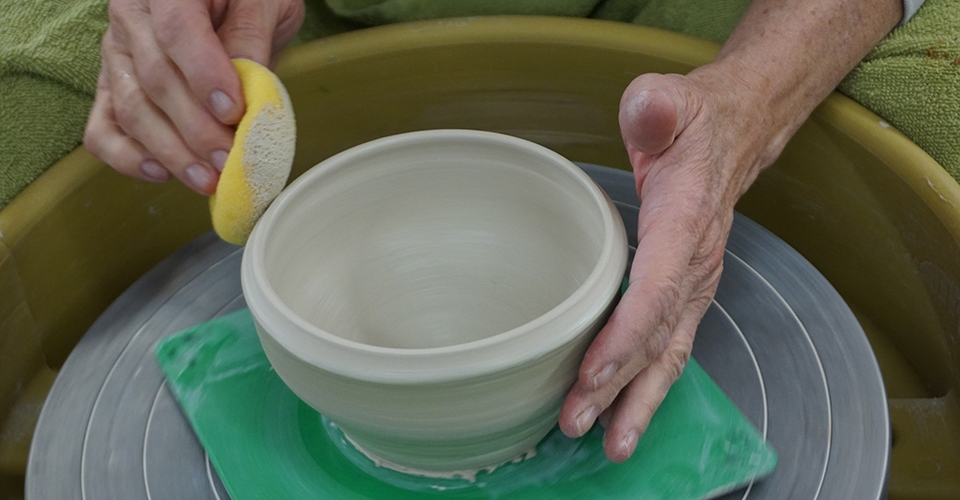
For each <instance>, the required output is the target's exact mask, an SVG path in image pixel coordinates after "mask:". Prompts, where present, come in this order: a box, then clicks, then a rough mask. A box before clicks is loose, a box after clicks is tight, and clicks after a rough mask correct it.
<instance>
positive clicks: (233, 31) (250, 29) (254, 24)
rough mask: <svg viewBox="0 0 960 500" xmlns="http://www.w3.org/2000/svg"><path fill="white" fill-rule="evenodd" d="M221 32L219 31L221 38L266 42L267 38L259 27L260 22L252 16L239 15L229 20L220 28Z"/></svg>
mask: <svg viewBox="0 0 960 500" xmlns="http://www.w3.org/2000/svg"><path fill="white" fill-rule="evenodd" d="M221 29H222V30H223V32H222V33H221V37H222V38H228V39H241V40H248V41H255V42H262V43H266V42H269V40H266V38H265V36H264V33H263V30H262V29H261V27H260V23H259V22H258V21H257V19H256V18H254V17H253V16H240V17H237V18H236V19H234V20H233V22H230V23H228V24H225V25H224V26H223V27H222V28H221Z"/></svg>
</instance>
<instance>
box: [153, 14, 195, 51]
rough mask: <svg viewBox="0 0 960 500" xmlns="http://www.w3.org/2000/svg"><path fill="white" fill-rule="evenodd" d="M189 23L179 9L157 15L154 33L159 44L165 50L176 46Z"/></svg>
mask: <svg viewBox="0 0 960 500" xmlns="http://www.w3.org/2000/svg"><path fill="white" fill-rule="evenodd" d="M188 21H189V20H188V19H186V18H184V16H183V14H182V13H181V12H180V11H179V10H178V9H166V10H165V11H163V12H161V13H158V14H156V15H155V16H154V18H153V33H154V36H156V39H157V44H159V45H160V47H161V48H163V49H168V48H170V47H172V46H174V45H175V44H176V43H177V40H178V39H179V37H180V33H181V30H183V29H184V25H185V24H186V23H187V22H188Z"/></svg>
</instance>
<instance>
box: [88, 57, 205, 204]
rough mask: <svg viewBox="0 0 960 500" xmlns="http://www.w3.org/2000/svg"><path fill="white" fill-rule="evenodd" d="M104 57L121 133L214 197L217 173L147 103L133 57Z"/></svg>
mask: <svg viewBox="0 0 960 500" xmlns="http://www.w3.org/2000/svg"><path fill="white" fill-rule="evenodd" d="M107 43H108V44H110V42H107ZM114 45H115V44H114ZM104 54H105V59H106V60H108V61H109V62H108V65H107V68H108V72H107V80H108V85H109V87H110V96H111V103H112V106H113V113H114V117H115V119H116V123H117V125H118V127H119V128H120V130H121V131H122V132H123V133H124V134H125V135H128V136H130V137H131V138H132V139H135V140H137V141H139V142H140V144H142V145H143V147H144V148H145V149H146V150H147V151H148V152H149V153H148V154H149V156H151V157H152V158H155V159H156V160H157V161H158V162H159V163H160V164H161V165H163V166H164V167H165V168H166V169H167V170H169V171H170V173H172V174H173V175H175V176H176V177H177V178H178V179H180V180H181V181H182V182H183V183H184V184H186V185H187V186H188V187H190V188H191V189H193V190H194V191H196V192H197V193H200V194H203V195H210V194H212V193H213V191H214V190H215V188H216V183H217V173H216V171H215V170H213V168H212V167H210V166H207V165H206V164H204V163H202V162H201V161H200V160H199V159H198V158H196V157H195V156H194V155H193V154H192V153H191V152H190V150H189V148H188V147H187V145H186V144H185V143H184V142H183V140H182V139H181V138H180V135H179V134H178V133H177V132H176V130H175V129H174V128H173V124H172V123H171V122H170V121H169V120H168V119H167V118H166V116H164V115H163V114H162V112H161V111H160V110H159V108H157V107H156V106H155V105H154V104H153V103H152V102H150V101H149V99H147V96H146V94H145V93H144V92H143V89H142V88H141V86H140V83H139V82H138V81H137V78H136V76H135V74H134V68H133V62H132V61H131V60H130V57H129V56H128V55H126V54H124V53H123V52H122V51H121V50H120V49H119V47H116V46H112V47H108V49H105V51H104Z"/></svg>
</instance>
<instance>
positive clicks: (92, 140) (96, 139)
mask: <svg viewBox="0 0 960 500" xmlns="http://www.w3.org/2000/svg"><path fill="white" fill-rule="evenodd" d="M83 147H84V148H86V149H87V151H89V152H90V154H92V155H93V156H96V157H97V158H99V159H101V160H103V159H104V158H103V143H102V137H101V135H100V130H99V127H98V124H97V123H96V122H95V119H93V118H91V120H90V121H89V122H88V123H87V128H86V129H85V130H84V131H83Z"/></svg>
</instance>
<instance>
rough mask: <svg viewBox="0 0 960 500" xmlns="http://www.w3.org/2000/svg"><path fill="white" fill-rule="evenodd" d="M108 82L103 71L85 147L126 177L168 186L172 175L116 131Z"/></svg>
mask: <svg viewBox="0 0 960 500" xmlns="http://www.w3.org/2000/svg"><path fill="white" fill-rule="evenodd" d="M106 82H107V79H106V76H105V73H104V72H103V71H101V72H100V76H99V77H98V79H97V92H96V95H95V97H94V101H93V108H92V109H91V110H90V118H89V119H88V120H87V127H86V130H85V131H84V134H83V145H84V147H85V148H87V151H90V153H91V154H93V155H94V156H96V157H97V158H99V159H100V160H102V161H103V162H104V163H106V164H108V165H110V166H111V167H113V169H114V170H116V171H118V172H120V173H122V174H124V175H129V176H131V177H136V178H138V179H143V180H145V181H150V182H166V181H167V180H169V179H170V172H168V171H167V169H165V168H163V166H161V165H160V164H159V163H157V162H156V161H155V160H152V159H150V158H149V157H148V155H147V151H146V150H145V149H144V148H143V146H142V145H140V143H139V142H137V141H135V140H133V139H131V138H130V137H129V136H127V135H126V134H124V133H123V132H122V131H121V130H120V129H119V128H118V127H117V125H116V121H115V120H114V117H113V108H112V107H111V103H110V97H109V96H108V92H109V88H108V87H107V83H106Z"/></svg>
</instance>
